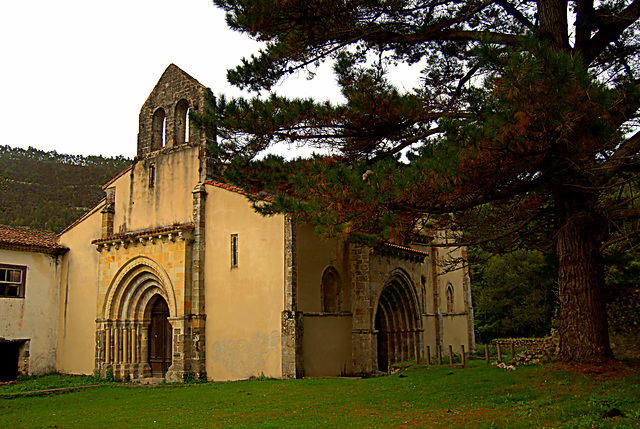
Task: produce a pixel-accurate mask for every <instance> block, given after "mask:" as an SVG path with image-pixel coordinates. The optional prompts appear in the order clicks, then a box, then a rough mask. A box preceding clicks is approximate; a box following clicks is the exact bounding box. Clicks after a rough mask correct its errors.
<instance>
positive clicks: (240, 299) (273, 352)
mask: <svg viewBox="0 0 640 429" xmlns="http://www.w3.org/2000/svg"><path fill="white" fill-rule="evenodd" d="M207 91H208V90H207V89H206V88H205V87H204V86H203V85H201V84H200V83H199V82H198V81H197V80H195V79H194V78H192V77H191V76H189V75H188V74H187V73H185V72H184V71H182V70H181V69H180V68H178V67H177V66H175V65H173V64H172V65H170V66H169V67H168V68H167V69H166V71H165V72H164V74H163V75H162V77H161V78H160V80H159V81H158V83H157V85H156V86H155V88H154V89H153V91H152V93H151V94H150V95H149V97H148V99H147V100H146V102H145V103H144V105H143V106H142V109H141V110H140V117H139V132H138V143H137V156H136V157H135V159H134V161H133V163H132V165H131V167H130V168H129V169H127V170H126V171H124V172H122V173H121V174H120V175H118V176H117V177H115V178H114V179H113V180H111V181H110V182H109V183H107V184H106V185H105V186H104V191H105V198H104V200H103V201H102V202H101V203H100V204H99V205H98V206H97V207H95V208H93V209H92V210H91V211H89V212H88V213H87V214H86V215H85V216H83V217H82V218H81V219H79V220H78V221H76V222H75V223H74V224H72V225H71V226H69V227H68V228H67V229H66V230H65V231H63V232H62V233H61V234H60V235H59V243H58V244H59V245H60V246H62V247H64V248H65V249H68V250H66V251H65V252H64V253H63V254H61V256H60V257H59V261H58V262H57V264H58V265H59V268H58V269H56V276H57V278H59V299H58V301H59V306H58V317H57V320H58V323H57V346H56V353H55V359H56V362H55V367H56V368H57V369H58V371H61V372H64V373H74V374H91V373H94V371H97V372H100V373H101V374H103V375H104V374H106V373H107V371H113V374H114V375H115V376H116V377H117V378H134V379H135V378H142V377H151V376H156V377H157V376H162V377H165V378H166V380H167V381H180V380H182V379H184V377H185V376H188V375H189V376H195V377H203V378H204V377H207V378H208V379H209V380H235V379H243V378H248V377H252V376H258V375H261V374H264V375H265V376H268V377H277V378H296V377H302V376H332V375H333V376H339V375H349V374H370V373H375V372H377V371H386V370H387V369H388V367H389V366H390V365H392V364H394V363H397V362H401V361H409V360H415V359H416V358H424V357H425V353H426V352H427V346H430V347H429V349H430V350H431V353H435V350H436V346H437V345H440V346H442V347H447V346H448V345H452V346H454V349H455V350H460V346H461V345H464V346H465V347H466V350H472V349H473V348H474V336H473V312H472V306H471V292H470V284H469V276H468V272H467V271H466V270H465V269H460V270H457V271H452V272H444V271H443V272H440V269H439V264H438V262H439V261H440V260H441V258H442V257H443V254H444V253H445V250H443V249H442V248H440V249H439V248H437V247H434V246H432V245H431V244H430V243H420V244H416V245H412V246H411V247H404V246H399V245H395V244H385V245H380V246H377V247H374V248H372V247H366V246H361V245H354V244H352V243H349V242H347V241H344V240H342V239H339V238H336V239H331V240H322V239H320V238H318V237H316V236H315V235H314V234H313V231H312V228H310V227H309V226H307V225H305V224H301V223H299V222H297V221H296V220H295V219H293V218H291V217H289V216H285V215H276V216H271V217H262V216H260V215H258V214H256V213H255V212H254V211H253V210H252V208H251V205H250V203H249V202H248V201H247V199H246V195H245V194H244V192H243V190H242V189H240V188H238V187H235V186H233V185H232V184H229V183H225V182H224V181H223V180H222V178H221V176H220V174H219V165H217V163H216V161H215V160H214V159H212V158H211V157H209V155H208V152H207V150H206V147H207V140H206V139H205V136H204V134H203V133H202V132H201V131H199V130H198V129H196V128H195V127H191V126H189V112H190V111H196V112H197V111H199V110H200V109H203V107H204V103H205V96H206V94H207ZM455 252H456V253H455V256H458V257H466V254H465V253H464V249H462V250H456V251H455ZM0 262H1V261H0ZM1 300H2V298H0V301H1ZM0 336H2V333H0Z"/></svg>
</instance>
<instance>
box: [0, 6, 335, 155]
mask: <svg viewBox="0 0 640 429" xmlns="http://www.w3.org/2000/svg"><path fill="white" fill-rule="evenodd" d="M0 41H1V42H0V43H1V45H0V46H1V47H2V56H1V58H2V64H1V66H0V91H1V92H0V93H1V94H2V101H1V102H0V126H1V132H0V136H1V137H0V144H2V145H9V146H12V147H23V148H27V147H29V146H33V147H35V148H38V149H42V150H46V151H51V150H56V151H57V152H59V153H71V154H82V155H105V156H116V155H123V156H126V157H129V158H132V157H133V156H135V152H136V138H137V132H138V123H137V122H138V113H139V111H140V107H141V106H142V104H143V103H144V101H145V100H146V98H147V96H148V95H149V93H150V92H151V90H152V89H153V87H154V85H155V84H156V82H157V81H158V79H159V78H160V76H161V75H162V72H163V71H164V69H165V68H166V67H167V66H168V65H169V64H171V63H174V64H176V65H177V66H178V67H180V68H182V69H183V70H184V71H186V72H187V73H189V74H190V75H191V76H193V77H194V78H196V79H197V80H198V81H200V83H202V84H204V85H205V86H208V87H210V88H211V89H212V90H213V92H214V94H220V93H225V94H227V95H229V96H237V95H240V94H241V93H240V92H239V90H237V89H236V88H233V87H231V86H230V85H229V84H228V83H227V81H226V70H227V69H228V68H231V67H233V66H234V65H236V64H238V63H239V60H240V59H241V58H242V57H244V56H247V57H248V56H249V55H250V54H251V53H252V52H255V51H256V50H257V49H258V44H257V43H256V42H254V41H252V40H251V39H250V38H249V37H248V36H246V35H242V34H240V33H234V32H232V31H231V30H229V29H228V28H227V27H226V25H225V22H224V13H223V11H221V10H219V9H216V8H215V7H214V6H213V3H212V2H211V1H210V0H110V1H106V2H98V1H94V0H57V1H52V0H0ZM325 69H326V70H325V71H324V72H323V73H321V74H320V75H319V76H317V77H316V78H315V79H313V80H307V79H305V77H304V76H301V77H300V78H298V79H296V80H291V79H290V80H288V81H287V82H285V83H284V84H283V85H281V86H280V87H279V88H278V89H277V92H280V93H282V94H284V95H289V96H307V95H308V96H314V97H316V98H330V99H333V100H339V99H340V94H339V91H338V89H337V87H336V86H335V84H334V82H333V77H332V75H331V70H330V68H329V67H325Z"/></svg>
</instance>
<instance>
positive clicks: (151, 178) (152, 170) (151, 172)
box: [149, 164, 156, 188]
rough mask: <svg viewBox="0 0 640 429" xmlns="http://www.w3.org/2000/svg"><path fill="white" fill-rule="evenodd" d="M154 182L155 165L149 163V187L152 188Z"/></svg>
mask: <svg viewBox="0 0 640 429" xmlns="http://www.w3.org/2000/svg"><path fill="white" fill-rule="evenodd" d="M155 184H156V166H155V165H153V164H151V165H150V166H149V187H150V188H153V187H154V186H155Z"/></svg>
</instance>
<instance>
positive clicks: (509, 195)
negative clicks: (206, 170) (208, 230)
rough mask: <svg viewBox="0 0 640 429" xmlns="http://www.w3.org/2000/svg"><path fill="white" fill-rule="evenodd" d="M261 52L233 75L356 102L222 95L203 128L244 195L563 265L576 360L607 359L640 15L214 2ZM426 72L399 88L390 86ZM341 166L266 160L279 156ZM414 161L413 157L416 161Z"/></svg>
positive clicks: (568, 341)
mask: <svg viewBox="0 0 640 429" xmlns="http://www.w3.org/2000/svg"><path fill="white" fill-rule="evenodd" d="M214 3H215V4H216V5H217V6H219V7H221V8H223V9H224V10H226V12H227V23H228V25H229V26H230V27H231V28H233V29H235V30H238V31H241V32H245V33H247V34H248V35H250V36H251V37H253V38H255V39H257V40H260V41H264V42H265V47H264V49H263V50H261V51H260V52H259V53H258V54H257V55H255V56H252V57H251V58H248V59H244V60H243V61H242V64H240V65H239V66H237V67H236V68H235V69H232V70H230V71H229V72H228V78H229V80H230V82H231V83H233V84H235V85H238V86H240V87H243V88H249V89H252V90H255V91H262V90H269V89H271V88H272V87H273V85H274V84H276V83H277V82H278V81H279V80H281V79H283V78H285V77H286V76H287V75H289V74H291V73H297V72H306V73H309V74H310V75H312V73H313V71H314V67H316V66H317V65H318V64H319V63H320V62H323V61H325V60H327V59H331V60H333V61H334V71H335V74H336V79H337V83H338V85H340V88H341V90H342V94H343V95H344V98H345V100H346V101H345V102H344V103H342V104H339V105H336V104H331V103H327V102H316V101H314V100H308V99H307V100H301V99H288V98H285V97H279V96H275V95H271V96H270V97H268V98H261V97H255V98H252V99H232V100H228V99H226V98H225V97H218V98H217V99H213V98H212V100H211V105H210V106H209V109H208V111H207V113H205V114H204V115H200V116H198V115H196V117H194V119H195V120H196V121H197V123H198V125H199V126H200V127H202V128H204V129H206V130H207V132H208V134H209V136H210V137H212V138H213V137H214V136H215V138H216V142H215V144H214V145H213V147H212V151H213V152H214V153H215V154H216V155H217V156H220V157H221V158H226V159H227V160H228V161H230V162H231V168H230V170H229V173H228V178H229V180H233V181H234V182H235V183H237V184H239V185H241V186H244V187H246V188H247V189H249V190H251V191H253V192H258V191H266V192H269V193H272V194H274V195H276V198H275V199H274V202H273V203H270V204H265V203H260V204H258V205H257V207H258V209H259V210H261V211H262V212H263V213H276V212H293V213H295V214H296V215H297V216H298V218H300V219H302V220H304V221H307V222H310V223H312V224H314V225H316V226H317V229H318V231H319V232H321V233H324V234H327V235H335V234H345V235H350V236H352V237H353V238H354V239H357V238H359V239H366V240H396V241H403V242H410V241H411V240H412V239H413V238H414V237H415V233H416V231H420V230H422V231H424V233H429V231H432V230H433V229H434V228H443V229H447V230H457V231H463V232H464V233H463V234H457V235H455V237H456V240H457V243H458V244H465V243H471V242H476V243H477V242H481V243H483V246H484V247H485V248H490V247H491V246H493V248H494V249H499V250H511V249H517V248H522V247H527V248H537V249H540V250H544V251H549V250H551V251H554V252H555V253H556V255H557V258H558V272H559V275H558V285H559V299H560V312H559V324H560V327H559V334H560V340H561V341H560V353H559V357H560V359H563V360H568V361H570V360H578V359H579V360H584V361H591V362H604V361H606V360H607V359H609V358H610V357H611V356H612V354H611V349H610V347H609V343H608V336H607V335H608V334H607V322H606V311H605V308H604V304H603V300H602V296H603V288H604V268H603V254H604V252H608V251H610V250H611V249H615V250H617V251H620V250H626V249H629V248H633V246H634V245H635V243H636V239H637V238H638V236H639V235H640V234H639V233H640V228H639V226H640V225H639V224H638V219H639V218H638V215H639V214H640V210H638V208H637V206H636V202H635V200H636V199H637V187H638V183H637V179H638V167H639V165H638V151H639V150H640V133H639V132H638V130H637V123H636V120H637V115H638V107H639V106H640V91H639V87H638V83H639V82H638V77H639V76H638V74H639V73H640V69H639V67H638V52H639V51H638V48H639V46H640V44H639V43H640V40H639V38H638V35H639V34H638V18H639V17H640V0H634V1H625V0H612V1H611V0H610V1H592V0H577V1H569V2H568V1H561V0H538V1H527V0H524V1H522V0H483V1H456V0H452V1H450V0H444V1H441V0H439V1H431V0H426V1H411V0H315V1H314V0H312V1H302V0H288V1H283V0H266V1H251V0H214ZM398 63H404V64H415V65H419V66H420V67H422V73H421V76H420V78H421V80H420V82H421V83H420V85H419V86H418V87H416V88H412V89H409V90H405V89H401V88H398V87H396V86H394V84H393V83H392V81H391V80H390V79H388V75H387V71H388V70H389V69H390V68H393V67H394V65H396V64H398ZM282 141H284V142H289V143H292V144H308V145H315V146H317V147H323V148H327V149H329V150H330V151H331V155H330V156H317V157H315V158H314V159H310V160H294V161H290V162H285V161H284V160H283V159H282V158H279V157H274V156H270V157H266V158H264V159H262V160H255V157H256V155H257V154H259V153H260V152H261V151H262V150H264V149H266V148H268V147H270V146H271V145H273V144H274V143H277V142H282ZM407 150H408V153H407V154H406V157H407V159H404V158H400V156H399V155H400V154H401V153H403V151H407Z"/></svg>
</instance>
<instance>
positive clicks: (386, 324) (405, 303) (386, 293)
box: [375, 277, 421, 372]
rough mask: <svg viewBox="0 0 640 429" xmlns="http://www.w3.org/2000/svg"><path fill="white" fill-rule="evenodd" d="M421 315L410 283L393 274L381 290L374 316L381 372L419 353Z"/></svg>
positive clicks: (413, 357) (414, 357) (411, 358)
mask: <svg viewBox="0 0 640 429" xmlns="http://www.w3.org/2000/svg"><path fill="white" fill-rule="evenodd" d="M420 328H421V324H420V317H419V313H418V310H417V305H416V300H415V294H413V293H412V287H411V285H410V284H409V283H408V282H407V281H405V280H404V279H403V278H401V277H393V278H392V279H391V280H390V281H389V282H388V283H387V285H386V286H385V288H384V289H383V290H382V294H381V295H380V300H379V302H378V308H377V311H376V318H375V329H376V331H377V348H378V356H377V358H378V371H382V372H386V371H387V370H388V369H389V366H391V365H393V364H395V363H398V362H403V361H409V360H416V357H419V355H420V338H419V336H420V332H421V329H420Z"/></svg>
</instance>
